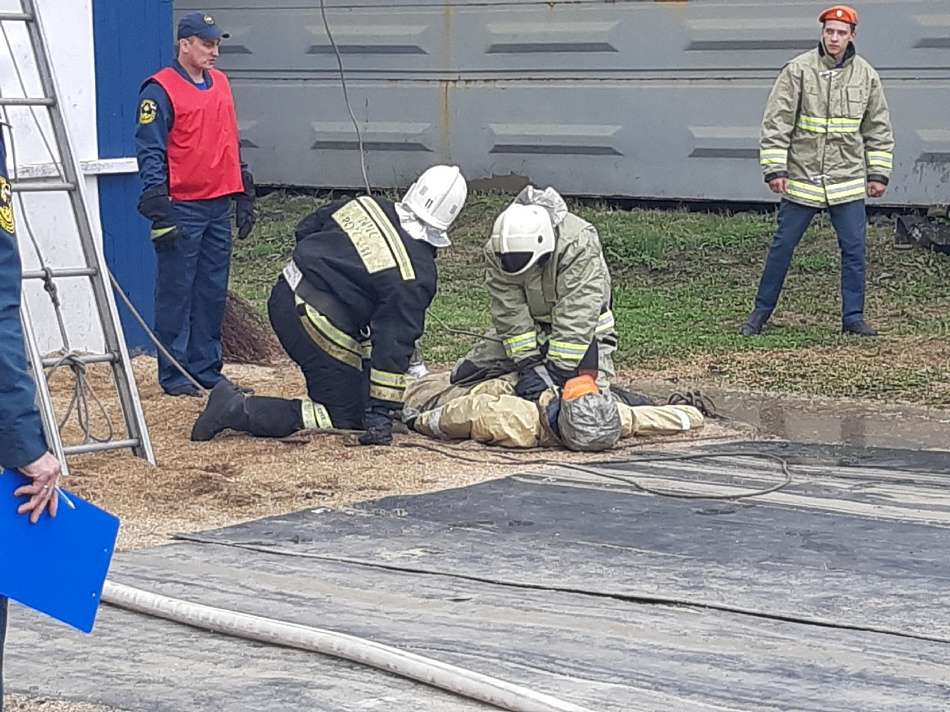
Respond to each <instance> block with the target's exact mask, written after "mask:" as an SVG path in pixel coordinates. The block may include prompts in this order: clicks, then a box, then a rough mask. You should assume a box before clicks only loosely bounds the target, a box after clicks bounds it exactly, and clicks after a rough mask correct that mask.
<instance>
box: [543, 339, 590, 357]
mask: <svg viewBox="0 0 950 712" xmlns="http://www.w3.org/2000/svg"><path fill="white" fill-rule="evenodd" d="M587 348H588V346H587V344H572V343H570V342H568V341H555V340H554V339H552V340H551V343H549V344H548V356H553V357H554V358H560V359H564V360H565V361H580V360H581V359H582V358H584V354H586V353H587Z"/></svg>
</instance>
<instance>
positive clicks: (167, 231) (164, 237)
mask: <svg viewBox="0 0 950 712" xmlns="http://www.w3.org/2000/svg"><path fill="white" fill-rule="evenodd" d="M149 236H150V237H151V238H152V247H154V248H155V251H156V252H168V251H169V250H174V249H175V243H176V242H178V238H179V237H181V230H180V229H179V228H178V226H177V225H171V226H167V225H166V226H164V227H160V226H159V225H158V223H152V230H151V232H150V233H149Z"/></svg>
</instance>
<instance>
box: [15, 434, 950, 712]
mask: <svg viewBox="0 0 950 712" xmlns="http://www.w3.org/2000/svg"><path fill="white" fill-rule="evenodd" d="M715 449H716V448H706V449H705V450H706V451H710V450H715ZM718 449H719V450H720V451H723V452H728V453H731V454H728V455H723V456H722V457H717V458H715V459H710V460H706V459H703V460H684V461H680V462H677V461H666V462H651V463H644V462H633V461H630V462H619V463H618V462H604V463H600V464H599V465H598V467H602V468H604V471H606V472H609V473H610V474H613V475H617V474H620V475H621V476H624V477H630V478H632V479H634V480H636V481H638V482H641V483H649V485H650V486H652V487H655V488H661V489H664V488H667V489H677V488H678V489H680V490H681V491H683V490H684V489H685V490H694V491H697V492H703V491H705V490H704V488H710V487H712V489H710V493H711V492H713V491H715V492H721V491H730V489H732V490H738V489H741V488H750V487H751V488H755V487H763V486H766V485H768V484H770V483H773V482H776V481H781V472H780V470H779V468H778V466H777V464H776V463H774V462H771V461H767V460H761V459H756V458H748V457H740V456H739V455H738V454H737V453H739V454H741V453H747V454H748V453H760V454H761V453H763V452H769V453H778V454H781V455H783V456H787V457H788V458H789V460H790V462H791V470H790V471H791V475H792V482H791V483H790V484H789V485H788V486H787V487H785V488H784V489H782V490H780V491H778V492H775V493H773V494H770V495H767V496H765V497H761V498H751V499H746V500H740V501H720V500H712V499H699V500H684V499H677V498H672V497H660V496H655V495H650V494H645V493H643V492H642V491H638V490H637V488H636V486H635V485H632V484H631V485H627V484H623V483H619V482H616V481H607V480H601V479H600V478H598V477H596V476H594V475H591V474H590V473H581V472H572V471H569V470H561V471H557V472H554V473H544V474H542V475H530V474H526V475H523V476H514V477H510V478H507V479H503V480H496V481H491V482H486V483H483V484H480V485H475V486H471V487H466V488H462V489H455V490H448V491H443V492H437V493H432V494H427V495H420V496H407V497H390V498H386V499H381V500H378V501H375V502H368V503H363V504H361V505H358V506H354V507H350V508H346V509H343V510H339V511H326V510H313V511H310V510H308V511H303V512H298V513H295V514H292V515H287V516H281V517H273V518H269V519H263V520H258V521H254V522H248V523H245V524H241V525H237V526H232V527H227V528H225V529H220V530H216V531H213V532H206V533H202V534H200V535H195V536H192V537H190V538H191V539H192V540H190V541H178V542H176V543H173V544H170V545H167V546H162V547H156V548H152V549H148V550H142V551H136V552H129V553H126V554H122V555H121V556H119V557H118V558H117V560H116V562H115V565H114V567H113V572H112V578H113V579H114V580H116V581H118V582H120V583H127V584H130V585H133V586H137V587H140V588H144V589H147V590H152V591H155V592H159V593H164V594H167V595H172V596H177V597H180V598H183V599H186V600H191V601H195V602H202V603H208V604H210V605H214V606H219V607H223V608H230V609H234V610H239V611H242V612H247V613H254V614H258V615H264V616H268V617H272V618H277V619H280V620H285V621H291V622H297V623H302V624H307V625H315V626H320V627H324V628H329V629H333V630H338V631H341V632H346V633H351V634H354V635H360V636H365V637H368V638H371V639H373V640H377V641H379V642H383V643H387V644H391V645H396V646H399V647H402V648H404V649H406V650H410V651H413V652H416V653H419V654H423V655H427V656H430V657H434V658H438V659H440V660H444V661H447V662H452V663H455V664H458V665H462V666H465V667H468V668H471V669H474V670H477V671H479V672H484V673H487V674H492V675H495V676H498V677H501V678H504V679H508V680H510V681H512V682H518V683H521V684H525V685H528V686H531V687H533V688H535V689H537V690H539V691H543V692H547V693H549V694H552V695H555V696H558V697H561V698H562V699H565V700H569V701H571V702H574V703H575V704H579V705H584V706H587V707H589V708H590V709H592V710H604V711H611V710H617V711H620V710H624V711H627V710H631V711H637V710H816V711H817V710H822V711H824V710H842V711H844V710H848V711H849V712H850V711H852V710H862V711H867V712H872V711H878V710H879V711H881V712H884V711H888V712H890V711H891V710H898V709H900V710H911V709H912V710H945V709H946V705H947V700H948V699H950V676H948V675H947V670H948V669H950V667H948V666H950V563H948V557H947V556H946V542H947V541H948V536H950V531H948V528H950V496H947V495H944V493H945V492H950V476H947V474H946V473H947V466H948V464H947V461H946V459H945V457H946V454H944V453H911V452H904V451H865V450H861V451H854V452H845V451H843V450H842V449H841V448H837V449H836V448H825V447H824V446H796V445H787V444H780V443H768V444H762V443H749V444H738V445H729V446H728V447H726V446H722V447H719V448H718ZM691 452H693V453H695V452H696V450H692V451H691ZM651 456H652V455H651ZM12 628H13V629H12V630H11V644H10V645H9V649H8V655H9V670H8V675H7V677H8V686H9V687H10V689H11V690H12V691H23V690H25V689H28V688H29V686H30V685H36V686H39V687H40V688H41V689H43V690H44V692H45V693H46V694H49V695H52V696H55V697H63V698H67V699H83V700H88V701H94V702H99V703H101V704H109V705H113V706H117V707H120V708H124V709H129V710H211V709H221V710H262V711H267V712H269V711H270V710H274V711H277V710H324V709H326V710H373V709H380V710H382V709H386V710H420V711H427V710H446V711H453V710H462V709H466V710H467V709H472V710H474V709H485V708H484V707H483V706H482V705H479V704H478V703H473V702H468V701H464V700H460V699H458V698H455V697H453V696H451V695H448V694H447V693H442V692H439V691H435V690H430V689H428V688H425V687H422V686H420V685H416V684H415V683H410V682H406V681H403V680H399V679H397V678H394V677H391V676H388V675H385V674H383V673H380V672H377V671H373V670H369V669H366V668H360V667H358V666H356V665H353V664H351V663H344V662H338V661H333V660H331V659H328V658H325V657H322V656H319V655H313V654H307V653H302V652H298V651H292V650H284V649H279V648H272V647H267V646H262V645H258V644H252V643H246V642H243V641H239V640H235V639H230V638H226V637H221V636H216V635H212V634H208V633H204V632H200V631H196V630H192V629H189V628H185V627H182V626H177V625H175V624H171V623H166V622H162V621H157V620H152V619H148V618H145V617H141V616H137V615H133V614H129V613H125V612H121V611H117V610H114V609H110V608H103V610H102V611H101V612H100V620H99V622H98V624H97V628H96V630H95V632H94V634H93V636H91V637H88V638H83V637H81V636H79V635H78V634H72V633H71V632H69V631H64V629H63V628H62V627H61V626H58V625H56V624H54V623H50V622H48V621H45V620H42V619H41V618H40V617H39V616H36V615H33V614H30V613H28V612H25V611H24V610H23V609H21V608H17V609H16V610H15V611H14V614H13V621H12ZM48 660H54V661H55V664H54V665H52V666H50V668H48V669H47V668H46V667H45V666H44V664H43V663H44V662H45V661H48Z"/></svg>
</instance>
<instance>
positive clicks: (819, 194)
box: [785, 180, 825, 203]
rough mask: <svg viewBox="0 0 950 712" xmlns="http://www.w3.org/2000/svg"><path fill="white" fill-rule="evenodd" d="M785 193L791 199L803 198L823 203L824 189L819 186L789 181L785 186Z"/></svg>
mask: <svg viewBox="0 0 950 712" xmlns="http://www.w3.org/2000/svg"><path fill="white" fill-rule="evenodd" d="M785 191H786V192H787V193H788V194H789V195H790V196H792V197H793V198H804V199H807V200H811V201H817V202H819V203H824V202H825V189H824V188H823V187H821V186H820V185H812V184H811V183H803V182H801V181H797V180H789V181H788V183H787V184H786V187H785Z"/></svg>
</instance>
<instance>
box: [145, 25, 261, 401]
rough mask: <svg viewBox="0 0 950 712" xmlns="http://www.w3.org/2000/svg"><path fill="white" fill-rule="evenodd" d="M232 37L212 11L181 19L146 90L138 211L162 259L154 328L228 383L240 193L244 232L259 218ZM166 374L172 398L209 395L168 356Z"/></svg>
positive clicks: (161, 362) (168, 344) (210, 377)
mask: <svg viewBox="0 0 950 712" xmlns="http://www.w3.org/2000/svg"><path fill="white" fill-rule="evenodd" d="M227 37H229V35H228V34H227V33H226V32H223V31H222V30H221V28H220V27H218V25H217V24H216V23H215V21H214V18H213V17H211V15H208V14H205V13H201V12H193V13H190V14H188V15H185V16H184V17H182V18H181V20H180V21H179V23H178V40H177V42H178V44H177V48H176V49H177V53H176V59H175V61H174V62H173V63H172V65H171V66H170V67H165V68H164V69H161V70H159V71H158V72H156V73H155V74H153V75H152V76H151V77H149V78H148V79H147V80H146V81H145V83H144V84H143V85H142V89H141V91H140V92H139V105H138V126H137V127H136V131H135V148H136V155H137V157H138V162H139V175H140V176H141V178H142V183H143V184H144V186H143V190H142V193H141V195H140V196H139V202H138V209H139V212H140V213H141V214H142V215H144V216H145V217H146V218H147V219H148V220H149V221H150V222H151V224H152V226H151V239H152V245H153V247H154V248H155V257H156V265H157V269H156V277H155V334H156V336H157V337H158V339H159V341H160V342H161V343H162V345H163V346H164V347H165V348H166V349H167V350H168V352H169V353H170V354H171V356H172V358H174V360H175V361H177V362H178V363H179V364H180V365H181V366H182V367H183V368H184V370H185V371H187V373H188V374H189V375H190V376H191V378H193V379H194V380H195V381H197V382H198V383H200V384H201V385H202V386H203V387H205V388H213V387H214V386H215V385H216V384H217V383H218V382H220V381H222V380H224V376H223V375H222V373H221V367H222V357H221V322H222V319H223V318H224V308H225V299H226V294H227V287H228V272H229V269H230V262H231V201H232V199H233V200H234V203H235V222H236V223H237V229H238V233H237V236H238V238H239V239H243V238H245V237H247V235H248V233H249V232H250V231H251V227H252V226H253V225H254V179H253V177H252V176H251V174H250V172H249V171H248V170H247V167H246V166H245V165H244V164H243V163H242V162H241V158H240V154H239V148H238V128H237V119H236V117H235V110H234V99H233V97H232V96H231V87H230V85H229V83H228V79H227V77H226V76H225V75H224V73H223V72H220V71H218V70H217V69H215V68H214V64H215V61H216V60H217V58H218V52H219V44H220V42H221V40H222V38H227ZM158 381H159V384H160V385H161V387H162V389H163V390H164V391H165V393H167V394H168V395H173V396H180V395H189V396H200V395H201V391H200V390H199V389H197V388H196V387H195V386H194V385H193V384H192V383H191V381H190V380H189V379H188V377H187V376H185V375H184V374H182V373H181V372H180V371H179V370H178V369H177V368H176V367H175V365H174V364H173V363H172V362H171V360H170V359H168V358H167V357H166V356H165V355H164V354H162V353H159V356H158Z"/></svg>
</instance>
